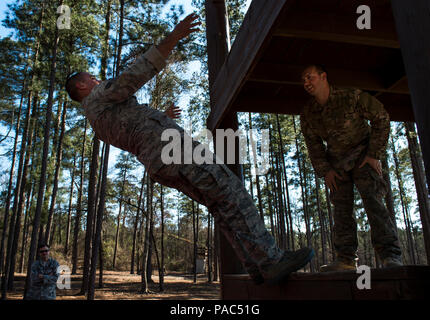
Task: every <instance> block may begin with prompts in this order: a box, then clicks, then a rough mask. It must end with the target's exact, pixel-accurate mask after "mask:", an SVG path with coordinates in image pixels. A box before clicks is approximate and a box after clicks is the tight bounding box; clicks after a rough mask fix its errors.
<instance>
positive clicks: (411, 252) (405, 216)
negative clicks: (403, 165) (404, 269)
mask: <svg viewBox="0 0 430 320" xmlns="http://www.w3.org/2000/svg"><path fill="white" fill-rule="evenodd" d="M391 148H392V150H393V158H394V164H395V168H394V169H395V173H396V177H397V183H398V186H399V194H400V202H401V204H402V211H403V220H404V223H405V232H406V236H407V242H408V253H409V257H410V259H411V263H412V264H415V253H414V242H413V238H412V233H411V226H410V221H409V214H408V208H407V204H406V202H405V195H404V189H403V180H402V177H401V175H400V170H399V166H400V165H399V159H398V158H397V154H396V148H395V145H394V140H393V137H391Z"/></svg>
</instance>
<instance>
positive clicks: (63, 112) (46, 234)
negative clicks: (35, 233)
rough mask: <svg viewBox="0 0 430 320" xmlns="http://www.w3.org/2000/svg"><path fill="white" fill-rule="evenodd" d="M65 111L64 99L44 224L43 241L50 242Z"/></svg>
mask: <svg viewBox="0 0 430 320" xmlns="http://www.w3.org/2000/svg"><path fill="white" fill-rule="evenodd" d="M66 111H67V102H66V101H64V103H63V110H62V115H61V125H60V128H61V129H60V136H59V138H58V145H57V155H56V163H55V174H54V186H53V189H52V194H51V204H50V206H49V213H48V223H47V225H46V232H45V243H48V244H51V241H50V240H51V239H50V238H51V225H52V217H53V215H54V207H55V201H56V197H57V190H58V179H59V176H60V167H61V160H62V153H63V152H62V151H63V150H62V147H63V138H64V132H65V130H66Z"/></svg>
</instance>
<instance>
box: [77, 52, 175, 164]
mask: <svg viewBox="0 0 430 320" xmlns="http://www.w3.org/2000/svg"><path fill="white" fill-rule="evenodd" d="M165 65H166V61H165V58H164V57H163V56H162V55H161V53H160V52H159V51H158V49H157V48H156V47H152V48H150V49H149V50H148V51H147V52H145V53H144V54H143V55H141V56H139V57H138V58H137V59H136V61H135V62H134V63H133V64H132V65H131V66H130V67H129V68H128V69H127V70H125V71H124V72H123V73H122V74H121V75H120V76H119V77H118V78H116V79H109V80H106V81H103V82H101V83H100V84H98V85H97V86H95V87H94V88H93V90H92V91H91V93H90V94H89V95H88V96H87V97H85V98H84V99H83V100H82V106H83V108H84V112H85V115H86V117H87V118H88V120H89V121H90V124H91V126H92V128H93V129H94V132H95V133H96V135H97V137H98V138H99V139H100V140H102V141H104V142H106V143H109V144H111V145H113V146H115V147H118V148H120V149H122V150H126V151H129V152H131V153H133V154H134V155H136V156H137V157H138V159H139V160H140V161H141V162H142V163H143V164H144V165H145V167H146V168H147V170H148V171H149V172H156V171H157V170H158V169H160V168H161V167H162V165H163V163H162V162H161V159H160V154H159V153H158V152H154V150H156V149H157V148H156V146H155V144H157V143H159V141H160V137H161V131H160V130H161V129H162V126H157V122H159V123H163V122H164V121H165V119H164V118H167V117H166V116H165V115H164V114H163V113H162V112H159V111H157V110H155V109H152V108H149V107H148V106H147V105H145V104H139V103H138V102H137V99H136V97H135V96H133V94H134V93H135V92H136V91H137V90H139V89H140V88H141V87H142V86H143V85H144V84H145V83H146V82H147V81H149V80H150V79H151V78H152V77H153V76H154V75H156V74H157V73H158V72H159V71H161V70H162V69H163V68H164V67H165ZM148 119H151V120H152V121H150V120H148ZM143 136H144V137H145V139H144V140H142V139H141V137H143Z"/></svg>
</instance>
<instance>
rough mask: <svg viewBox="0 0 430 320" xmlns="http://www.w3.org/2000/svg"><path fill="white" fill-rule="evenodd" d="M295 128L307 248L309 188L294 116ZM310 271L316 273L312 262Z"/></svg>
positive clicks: (308, 234)
mask: <svg viewBox="0 0 430 320" xmlns="http://www.w3.org/2000/svg"><path fill="white" fill-rule="evenodd" d="M293 128H294V138H295V142H296V151H297V163H298V167H299V176H300V189H301V191H302V202H303V215H304V220H305V226H306V244H307V246H310V244H311V235H310V225H309V212H308V204H307V202H308V201H307V188H306V185H307V183H306V168H305V164H304V163H302V161H301V157H300V155H301V151H300V147H299V142H298V138H297V137H298V135H297V129H296V120H295V117H294V116H293ZM310 269H311V272H314V265H313V263H312V261H311V263H310Z"/></svg>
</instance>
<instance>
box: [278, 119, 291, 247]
mask: <svg viewBox="0 0 430 320" xmlns="http://www.w3.org/2000/svg"><path fill="white" fill-rule="evenodd" d="M276 124H277V128H278V135H279V145H280V147H281V157H280V159H281V163H282V170H283V173H284V183H285V187H284V188H285V191H286V197H287V199H286V200H287V217H286V219H287V226H288V227H289V232H288V234H289V235H290V239H289V240H288V241H287V242H288V243H291V249H292V250H295V246H294V230H293V219H292V216H291V203H290V192H289V188H288V176H287V169H286V167H285V159H284V154H285V152H284V142H283V140H282V134H281V125H280V123H279V115H278V114H276ZM288 248H290V246H288Z"/></svg>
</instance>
